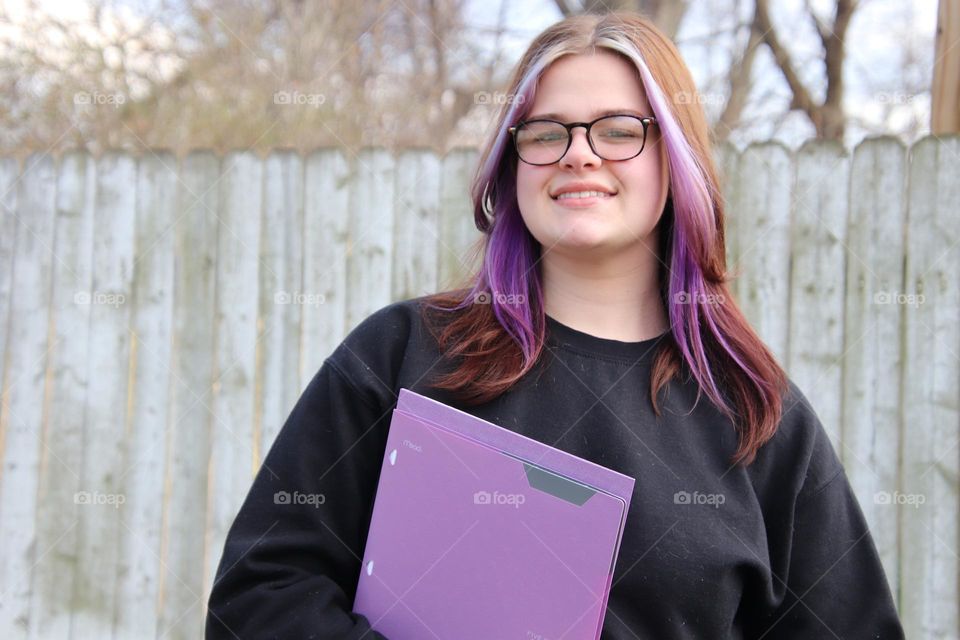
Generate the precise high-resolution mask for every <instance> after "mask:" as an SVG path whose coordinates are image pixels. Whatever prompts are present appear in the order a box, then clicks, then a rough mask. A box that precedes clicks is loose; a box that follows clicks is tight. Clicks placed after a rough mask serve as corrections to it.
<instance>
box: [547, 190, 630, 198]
mask: <svg viewBox="0 0 960 640" xmlns="http://www.w3.org/2000/svg"><path fill="white" fill-rule="evenodd" d="M615 195H617V194H616V193H606V192H605V191H568V192H567V193H561V194H560V195H558V196H551V197H552V198H553V199H554V200H586V199H587V198H612V197H613V196H615Z"/></svg>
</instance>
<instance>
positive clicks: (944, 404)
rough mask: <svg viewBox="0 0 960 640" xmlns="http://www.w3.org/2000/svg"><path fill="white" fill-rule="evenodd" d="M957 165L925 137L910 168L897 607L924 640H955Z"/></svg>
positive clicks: (943, 147)
mask: <svg viewBox="0 0 960 640" xmlns="http://www.w3.org/2000/svg"><path fill="white" fill-rule="evenodd" d="M958 157H960V139H957V138H956V137H954V138H952V139H949V140H944V141H942V142H940V141H937V140H936V139H935V138H927V139H925V140H922V141H920V142H919V143H917V144H916V145H915V146H914V147H913V149H912V160H913V162H912V165H911V167H910V196H909V213H908V217H909V221H910V226H909V231H908V242H907V252H906V253H907V263H906V274H907V275H906V285H905V291H904V294H905V295H907V296H916V297H915V298H913V302H914V303H915V304H914V306H913V307H910V311H909V313H907V314H906V317H905V325H906V345H905V365H906V368H905V371H904V386H903V394H902V398H903V400H902V404H901V409H902V411H903V417H904V422H903V424H904V427H905V431H904V435H903V443H902V456H903V471H904V474H903V483H902V486H903V490H902V496H903V498H902V500H903V505H902V511H901V513H902V527H903V554H902V555H901V557H900V572H901V575H902V577H903V578H902V584H903V588H902V590H901V598H902V600H901V606H902V610H903V617H904V622H905V624H906V626H907V628H908V629H910V630H912V631H913V633H914V634H915V636H916V637H925V638H955V637H957V628H958V619H957V602H958V600H960V595H958V592H957V575H958V560H957V549H958V546H957V542H958V537H957V522H958V503H957V483H958V479H960V476H958V472H960V455H958V450H960V449H958V435H960V434H958V424H960V408H958V404H960V394H958V389H960V376H958V372H960V368H958V362H960V322H958V319H960V284H958V275H960V247H958V245H960V224H957V203H958V202H960V180H957V169H956V167H957V158H958ZM920 296H923V297H922V298H921V297H920ZM907 300H908V301H909V300H911V299H910V298H907ZM921 500H922V501H923V504H920V502H921ZM908 637H909V636H908Z"/></svg>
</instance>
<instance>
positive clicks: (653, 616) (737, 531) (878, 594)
mask: <svg viewBox="0 0 960 640" xmlns="http://www.w3.org/2000/svg"><path fill="white" fill-rule="evenodd" d="M420 300H421V299H413V300H405V301H401V302H396V303H393V304H391V305H388V306H386V307H384V308H382V309H380V310H379V311H377V312H376V313H374V314H372V315H371V316H370V317H368V318H367V319H366V320H364V321H363V322H362V323H360V325H359V326H357V327H356V328H354V329H353V330H352V331H351V332H350V334H349V335H348V336H347V337H346V338H345V339H344V341H343V342H342V343H341V344H340V345H339V346H338V347H337V348H336V349H335V350H334V352H333V353H332V354H331V355H330V356H329V357H328V358H327V359H326V360H325V361H324V363H323V366H322V367H321V368H320V370H319V371H318V372H317V373H316V375H315V376H314V378H313V379H312V381H311V382H310V384H309V385H308V386H307V388H306V390H305V391H304V392H303V395H302V396H301V397H300V399H299V401H298V402H297V404H296V406H295V407H294V408H293V411H292V413H291V414H290V416H289V418H288V419H287V421H286V423H285V424H284V426H283V428H282V430H281V431H280V433H279V434H278V436H277V438H276V441H275V442H274V444H273V446H272V448H271V449H270V452H269V454H268V455H267V457H266V459H265V460H264V464H263V466H262V468H261V469H260V471H259V473H258V474H257V476H256V478H255V480H254V482H253V486H252V487H251V489H250V491H249V494H248V495H247V497H246V500H245V501H244V503H243V506H242V508H241V509H240V512H239V513H238V514H237V517H236V520H235V521H234V523H233V526H232V527H231V529H230V531H229V534H228V536H227V539H226V544H225V547H224V551H223V557H222V559H221V562H220V568H219V569H218V571H217V576H216V579H215V583H214V586H213V589H212V592H211V594H210V599H209V610H208V616H207V630H206V632H207V638H208V639H215V638H216V639H219V638H241V639H242V640H247V639H254V638H280V639H283V640H288V639H298V638H316V639H337V640H346V639H354V640H356V639H359V638H361V637H362V638H365V639H369V640H374V639H379V640H382V639H383V638H384V636H383V635H381V634H379V633H377V632H375V631H372V630H371V629H370V624H369V621H368V620H367V619H366V618H365V617H364V616H362V615H358V614H355V613H353V612H352V604H353V598H354V595H355V593H356V588H357V582H358V579H359V575H360V564H361V560H360V559H361V557H362V556H363V550H364V544H365V542H366V536H367V528H368V526H369V524H370V516H371V512H372V508H373V498H374V495H375V493H376V488H377V481H378V479H379V475H380V468H381V464H382V463H383V456H384V449H385V443H386V438H387V430H388V428H389V424H390V417H391V412H392V410H393V407H394V406H395V405H396V398H397V393H398V391H399V389H400V388H401V387H405V388H409V389H411V390H413V391H416V392H417V393H420V394H423V395H426V396H429V397H432V398H435V399H436V400H439V401H441V402H445V403H447V404H450V405H452V406H456V407H458V408H460V409H462V410H464V411H467V412H469V413H471V414H473V415H476V416H478V417H481V418H483V419H485V420H488V421H490V422H493V423H495V424H498V425H500V426H502V427H505V428H508V429H512V430H514V431H516V432H518V433H521V434H524V435H526V436H528V437H530V438H534V439H536V440H539V441H541V442H545V443H547V444H549V445H551V446H555V447H557V448H559V449H562V450H565V451H568V452H570V453H572V454H574V455H577V456H580V457H582V458H585V459H587V460H590V461H592V462H595V463H597V464H600V465H603V466H605V467H609V468H611V469H614V470H616V471H619V472H620V473H623V474H626V475H628V476H631V477H633V478H635V479H636V485H635V490H634V494H633V498H632V502H631V504H630V510H629V513H628V516H627V521H626V528H625V531H624V534H623V542H622V546H621V549H620V555H619V558H618V560H617V565H616V569H615V574H614V579H613V587H612V590H611V592H610V599H609V603H608V608H607V614H606V618H605V621H604V627H603V635H602V638H603V639H604V640H614V639H616V640H628V639H636V638H642V639H643V640H647V639H653V640H665V639H680V638H704V639H709V640H715V639H728V638H729V639H733V638H761V637H762V638H765V639H767V640H775V639H786V638H797V639H803V640H811V639H818V638H843V639H859V638H882V639H884V640H890V639H896V638H903V631H902V629H901V626H900V622H899V620H898V618H897V612H896V609H895V607H894V604H893V599H892V597H891V594H890V590H889V587H888V584H887V580H886V577H885V576H884V572H883V568H882V566H881V564H880V560H879V557H878V555H877V551H876V548H875V546H874V543H873V540H872V538H871V536H870V534H869V532H868V530H867V525H866V523H865V521H864V518H863V515H862V512H861V510H860V507H859V505H858V504H857V500H856V498H855V496H854V494H853V492H852V491H851V488H850V484H849V483H848V480H847V477H846V474H845V473H844V471H843V468H842V467H841V464H840V462H839V460H838V458H837V456H836V454H835V452H834V450H833V448H832V446H831V444H830V441H829V440H828V438H827V436H826V433H825V432H824V429H823V427H822V425H821V424H820V422H819V420H818V419H817V416H816V415H815V413H814V411H813V409H812V408H811V406H810V404H809V403H808V402H807V400H806V398H805V397H804V396H803V395H802V393H801V392H800V391H799V390H798V389H797V388H796V386H795V385H793V384H792V383H791V384H790V389H789V393H788V396H787V398H786V400H785V403H784V416H783V419H782V421H781V424H780V425H779V428H778V430H777V433H776V435H775V436H774V438H773V439H772V440H771V441H770V442H769V443H768V444H766V445H765V446H764V447H763V448H761V450H760V451H759V453H758V456H757V459H756V460H755V462H753V463H752V464H751V465H750V466H748V467H747V468H743V467H742V466H736V467H734V466H731V463H730V457H731V454H732V453H733V452H734V451H735V449H736V445H737V438H736V433H735V431H734V428H733V425H732V424H731V422H730V421H729V420H728V419H727V418H725V417H724V416H723V415H722V414H721V413H719V411H717V410H716V408H715V407H714V406H713V405H712V404H710V403H709V401H708V400H707V399H706V396H703V397H701V399H700V401H699V402H696V396H697V393H696V386H695V383H693V382H681V381H677V380H674V381H673V382H671V383H670V384H669V390H668V393H666V394H663V393H661V396H660V398H661V399H662V404H661V409H662V411H663V414H662V415H661V416H660V417H659V418H658V417H656V416H655V414H654V411H653V407H652V405H651V402H650V394H649V388H650V371H651V364H652V356H653V354H654V349H653V348H654V347H655V346H656V344H657V343H658V341H659V340H667V339H670V335H669V334H664V335H663V336H661V337H659V338H653V339H650V340H645V341H642V342H629V343H627V342H620V341H617V340H610V339H604V338H598V337H595V336H591V335H589V334H586V333H583V332H580V331H577V330H575V329H572V328H570V327H567V326H565V325H562V324H560V323H559V322H557V321H556V320H554V319H553V318H550V317H549V316H548V318H547V322H548V324H547V328H548V339H547V344H546V350H545V352H544V355H543V357H542V358H541V360H539V361H538V364H537V366H536V367H535V368H534V369H533V370H532V371H530V372H529V373H528V374H527V375H526V376H524V378H522V379H521V380H520V381H519V382H518V383H517V385H515V386H514V387H513V388H511V389H510V390H509V391H507V392H506V393H504V394H502V395H501V396H500V397H498V398H496V399H495V400H493V401H491V402H489V403H487V404H484V405H481V406H474V407H468V406H460V405H458V404H457V403H456V402H455V401H454V400H452V398H450V397H449V396H448V395H447V394H445V393H442V392H436V391H435V390H433V389H430V388H428V387H427V386H426V383H427V382H428V381H429V380H430V378H431V376H434V375H436V374H437V373H439V372H441V371H442V370H443V371H445V370H449V369H448V368H445V366H446V365H444V364H443V363H441V362H440V353H439V350H438V347H437V345H436V342H435V340H434V339H433V338H432V336H431V334H430V332H429V331H428V330H427V328H426V326H425V325H424V323H423V321H422V319H421V316H420V313H419V310H418V302H419V301H420ZM443 640H447V639H443ZM452 640H455V639H452ZM491 640H506V639H491Z"/></svg>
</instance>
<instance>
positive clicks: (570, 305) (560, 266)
mask: <svg viewBox="0 0 960 640" xmlns="http://www.w3.org/2000/svg"><path fill="white" fill-rule="evenodd" d="M639 249H640V250H639V251H634V252H632V253H630V254H629V255H622V256H618V257H615V258H609V259H606V260H603V261H599V260H596V259H595V258H591V259H583V257H581V258H580V260H576V259H572V258H571V257H570V256H567V255H563V254H561V253H558V252H548V253H547V254H546V255H545V256H544V259H543V260H542V261H541V264H542V266H543V289H544V308H545V310H546V313H547V315H549V316H550V317H552V318H554V319H555V320H557V321H558V322H560V323H562V324H565V325H567V326H568V327H572V328H574V329H577V330H578V331H583V332H584V333H588V334H590V335H594V336H597V337H599V338H608V339H612V340H620V341H623V342H639V341H641V340H647V339H649V338H655V337H657V336H659V335H661V334H663V333H664V332H665V331H667V329H668V328H669V326H670V324H669V321H668V319H667V313H666V309H665V308H664V305H663V301H662V300H661V299H660V291H659V283H658V281H657V274H658V273H659V267H660V266H661V265H660V262H659V260H658V258H657V255H656V254H655V253H654V252H653V251H651V250H649V249H648V247H647V246H642V247H639Z"/></svg>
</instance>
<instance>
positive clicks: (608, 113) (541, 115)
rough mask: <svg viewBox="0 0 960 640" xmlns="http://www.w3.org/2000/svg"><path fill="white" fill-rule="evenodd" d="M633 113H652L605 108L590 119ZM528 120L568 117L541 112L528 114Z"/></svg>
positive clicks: (638, 114) (594, 113) (639, 115)
mask: <svg viewBox="0 0 960 640" xmlns="http://www.w3.org/2000/svg"><path fill="white" fill-rule="evenodd" d="M621 114H623V115H631V116H637V117H638V118H644V117H649V115H650V114H647V113H640V112H639V111H637V110H636V109H603V110H601V111H594V112H593V114H592V115H591V116H590V119H591V120H593V119H595V118H602V117H604V116H613V115H621ZM526 119H527V120H560V121H563V122H566V120H567V119H566V118H564V117H563V115H562V114H559V113H539V114H537V115H535V116H527V118H526Z"/></svg>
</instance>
